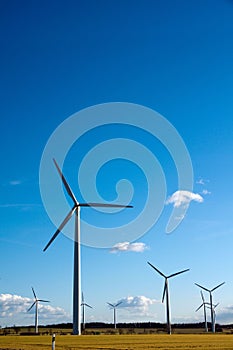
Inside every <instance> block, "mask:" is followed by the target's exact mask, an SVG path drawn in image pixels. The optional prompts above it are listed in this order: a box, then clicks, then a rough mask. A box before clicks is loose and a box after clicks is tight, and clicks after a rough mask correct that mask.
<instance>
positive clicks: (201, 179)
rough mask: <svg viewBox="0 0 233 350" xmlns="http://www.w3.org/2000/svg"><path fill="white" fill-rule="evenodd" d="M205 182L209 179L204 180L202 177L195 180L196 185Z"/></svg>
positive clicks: (204, 183)
mask: <svg viewBox="0 0 233 350" xmlns="http://www.w3.org/2000/svg"><path fill="white" fill-rule="evenodd" d="M207 182H210V180H206V179H203V178H201V177H200V178H199V179H198V180H197V181H196V184H198V185H203V186H204V185H206V183H207Z"/></svg>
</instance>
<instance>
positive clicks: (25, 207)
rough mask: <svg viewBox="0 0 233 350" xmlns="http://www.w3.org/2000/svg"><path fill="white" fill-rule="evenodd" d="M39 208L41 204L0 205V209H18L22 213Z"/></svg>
mask: <svg viewBox="0 0 233 350" xmlns="http://www.w3.org/2000/svg"><path fill="white" fill-rule="evenodd" d="M38 207H41V204H35V203H5V204H0V208H6V209H10V208H12V209H13V208H16V209H20V210H23V211H26V210H30V209H32V208H38Z"/></svg>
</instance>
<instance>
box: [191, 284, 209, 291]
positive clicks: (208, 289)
mask: <svg viewBox="0 0 233 350" xmlns="http://www.w3.org/2000/svg"><path fill="white" fill-rule="evenodd" d="M195 284H196V286H198V287H200V288H202V289H204V290H206V291H207V292H210V290H209V289H207V288H205V287H202V286H201V285H200V284H197V283H195Z"/></svg>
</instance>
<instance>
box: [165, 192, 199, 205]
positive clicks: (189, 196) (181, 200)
mask: <svg viewBox="0 0 233 350" xmlns="http://www.w3.org/2000/svg"><path fill="white" fill-rule="evenodd" d="M203 200H204V199H203V197H202V196H201V195H200V194H198V193H193V192H190V191H176V192H174V193H173V194H172V195H171V196H170V197H169V198H168V199H167V201H166V204H173V205H174V207H175V208H178V207H182V206H183V207H187V206H188V205H189V203H190V202H191V201H195V202H198V203H202V202H203Z"/></svg>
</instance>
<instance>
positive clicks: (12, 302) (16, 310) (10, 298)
mask: <svg viewBox="0 0 233 350" xmlns="http://www.w3.org/2000/svg"><path fill="white" fill-rule="evenodd" d="M33 302H34V300H33V299H30V298H27V297H22V296H20V295H14V294H0V318H3V319H10V318H12V317H13V316H14V319H18V318H20V317H21V318H22V317H23V318H25V316H26V315H28V318H30V319H33V317H34V312H35V310H34V308H32V309H31V310H30V312H27V310H28V308H29V307H30V306H31V305H32V303H33ZM39 317H40V320H51V321H53V322H57V321H59V320H64V321H67V320H70V316H69V315H68V314H67V312H66V311H65V310H64V309H62V308H60V307H54V306H52V305H44V304H42V303H41V304H39Z"/></svg>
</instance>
